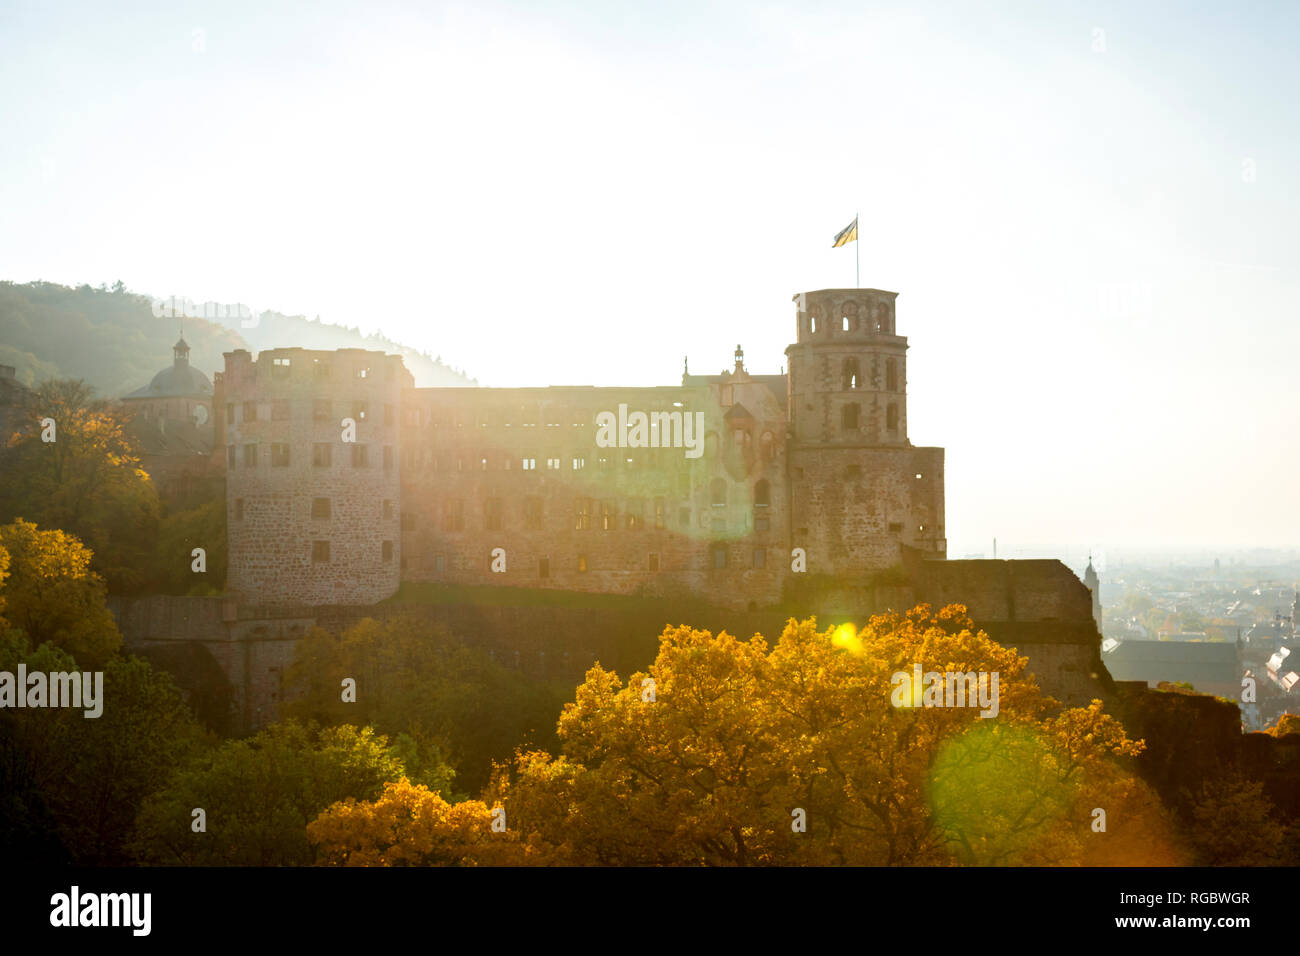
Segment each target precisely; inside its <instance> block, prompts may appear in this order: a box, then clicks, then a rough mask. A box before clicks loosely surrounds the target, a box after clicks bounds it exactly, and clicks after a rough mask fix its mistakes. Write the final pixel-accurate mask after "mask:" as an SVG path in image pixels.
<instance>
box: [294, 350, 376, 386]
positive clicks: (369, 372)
mask: <svg viewBox="0 0 1300 956" xmlns="http://www.w3.org/2000/svg"><path fill="white" fill-rule="evenodd" d="M307 367H308V368H310V369H311V372H312V375H313V376H314V377H315V378H316V379H317V380H319V381H323V382H328V381H331V380H333V378H334V372H335V366H334V364H333V363H332V362H330V361H328V360H322V359H319V358H314V359H312V360H311V362H310V364H309V365H308V366H307ZM294 368H295V366H294V364H293V358H292V356H281V357H280V358H276V359H272V360H271V377H272V378H288V377H289V376H290V375H291V374H292V373H293V369H294ZM340 372H341V373H350V374H351V377H352V378H355V379H361V380H363V381H365V380H369V379H372V378H383V377H386V376H387V374H388V367H387V366H385V365H380V366H379V367H378V368H376V367H374V366H371V365H353V366H350V367H348V368H346V369H340Z"/></svg>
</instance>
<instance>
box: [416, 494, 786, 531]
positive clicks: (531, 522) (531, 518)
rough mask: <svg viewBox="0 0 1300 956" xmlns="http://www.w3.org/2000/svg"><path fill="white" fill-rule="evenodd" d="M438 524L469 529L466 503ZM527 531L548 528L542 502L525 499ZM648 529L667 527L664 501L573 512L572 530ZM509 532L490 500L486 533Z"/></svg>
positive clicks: (761, 516) (759, 515) (453, 505)
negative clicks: (506, 530)
mask: <svg viewBox="0 0 1300 956" xmlns="http://www.w3.org/2000/svg"><path fill="white" fill-rule="evenodd" d="M765 508H766V505H757V506H756V510H755V512H754V530H755V531H767V530H769V529H770V528H771V518H770V517H769V516H768V514H767V513H766V511H765V510H761V509H765ZM438 517H439V524H440V527H441V529H442V530H443V531H446V532H457V531H464V530H465V528H466V519H465V502H464V501H462V500H461V499H459V498H448V499H446V500H445V501H443V502H442V506H441V508H440V509H439V516H438ZM521 518H522V522H523V528H524V530H525V531H542V530H544V529H545V527H546V521H545V513H544V509H543V503H542V499H541V498H526V499H524V502H523V507H522V510H521ZM702 519H703V520H702V524H703V525H705V526H707V527H709V528H710V529H711V530H713V531H726V530H727V521H726V519H725V518H724V517H722V516H720V515H703V516H702ZM690 524H691V509H690V508H689V507H679V508H678V509H677V526H678V527H681V528H688V527H690ZM414 526H415V519H414V517H413V516H411V515H409V514H408V515H403V516H402V527H403V529H404V530H409V529H411V528H413V527H414ZM646 527H651V528H655V529H656V530H659V529H663V528H666V527H668V508H667V506H666V504H665V502H664V499H663V498H656V499H654V502H653V509H648V508H647V501H646V500H645V499H643V498H629V499H627V500H626V501H625V502H624V506H623V508H621V509H620V508H618V506H617V503H616V502H614V501H598V500H596V499H594V498H578V499H576V501H575V503H574V508H573V530H574V531H590V530H592V529H593V528H594V529H598V530H601V531H616V530H618V529H620V528H621V529H622V530H624V531H641V530H643V529H645V528H646ZM505 528H506V518H505V505H504V502H503V501H502V499H500V498H488V499H486V500H485V501H484V502H483V530H485V531H503V530H505Z"/></svg>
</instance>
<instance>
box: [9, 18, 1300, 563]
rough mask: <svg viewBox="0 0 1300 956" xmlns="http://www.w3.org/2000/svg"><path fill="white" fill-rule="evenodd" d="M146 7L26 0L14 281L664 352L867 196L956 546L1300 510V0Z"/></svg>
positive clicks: (733, 320) (487, 375) (775, 327)
mask: <svg viewBox="0 0 1300 956" xmlns="http://www.w3.org/2000/svg"><path fill="white" fill-rule="evenodd" d="M156 6H157V9H151V8H148V7H145V6H141V5H135V4H113V5H101V4H85V5H72V4H67V5H50V4H13V3H7V2H2V0H0V278H8V279H13V280H16V281H30V280H32V279H46V280H51V281H56V282H63V283H67V284H78V283H81V282H90V283H92V284H98V283H99V282H102V281H107V282H112V281H113V280H115V279H118V278H120V279H122V280H123V281H125V282H126V284H127V286H128V287H129V288H131V289H132V290H134V291H139V292H144V293H148V294H152V295H172V294H174V295H183V296H188V297H190V298H192V299H195V300H198V301H203V300H205V299H212V300H216V301H221V302H247V303H252V304H254V305H257V306H259V307H261V308H274V309H278V310H280V311H284V312H290V313H305V314H308V315H316V314H319V315H320V316H321V317H322V319H324V320H326V321H335V322H339V323H342V324H346V325H359V326H361V327H362V328H363V329H366V330H374V329H380V330H382V331H383V332H384V333H386V334H388V335H389V336H392V337H394V338H396V339H399V340H401V341H403V342H405V343H407V344H410V345H412V346H415V347H417V348H421V349H425V350H428V351H430V352H432V353H434V354H439V355H441V356H442V357H443V358H444V359H445V360H446V361H448V362H449V363H450V364H453V365H456V366H459V367H462V368H464V369H466V370H467V371H468V372H469V373H470V374H471V375H473V376H475V377H477V378H478V380H479V381H480V382H481V383H482V384H484V385H500V386H506V385H545V384H596V385H618V384H636V385H646V384H671V383H673V382H675V381H677V380H678V377H679V376H680V373H681V367H682V357H683V355H689V356H690V359H691V367H692V370H693V371H696V372H716V371H719V370H721V369H722V368H724V367H728V366H729V364H730V358H731V351H732V349H733V348H734V347H735V345H736V343H737V342H740V343H742V344H743V345H744V347H745V353H746V359H747V364H748V366H749V368H750V370H751V371H755V372H776V371H778V370H779V369H780V368H781V367H782V365H783V364H784V361H785V356H784V354H783V352H784V349H785V346H786V345H787V344H788V343H789V342H790V341H791V340H792V339H793V334H794V313H793V308H794V306H793V304H792V303H791V301H790V299H791V296H792V295H793V294H794V293H796V292H799V291H801V290H810V289H820V288H827V287H838V286H852V285H853V283H854V272H853V270H854V262H853V259H854V248H853V246H852V245H850V246H847V247H844V248H841V249H834V250H832V249H831V248H830V243H831V237H832V236H833V235H834V234H835V233H836V232H837V231H839V230H840V229H841V228H843V227H844V226H845V225H847V224H848V222H849V221H850V220H851V219H852V218H853V215H854V213H855V211H859V210H860V211H861V214H862V228H861V236H862V240H861V249H860V252H861V256H862V285H863V286H868V287H875V288H883V289H889V290H894V291H897V292H899V293H900V296H899V300H898V327H899V331H900V332H901V333H902V334H904V335H907V336H909V337H910V343H911V352H910V353H909V393H910V407H909V428H910V437H911V439H912V441H913V442H914V443H916V444H918V445H942V446H944V447H946V448H947V528H948V537H949V554H950V555H951V556H953V557H961V556H962V555H963V554H965V553H967V552H973V551H988V550H989V542H990V539H991V538H992V537H993V536H994V535H996V536H997V537H998V538H999V545H1000V547H999V550H1000V551H1001V552H1002V553H1004V554H1006V555H1007V556H1011V555H1013V554H1015V553H1016V552H1017V551H1021V550H1033V549H1035V548H1040V547H1045V548H1052V549H1057V550H1060V551H1062V552H1064V551H1065V550H1066V549H1072V553H1078V552H1082V551H1083V550H1086V549H1087V548H1088V547H1096V548H1102V549H1105V548H1110V549H1120V548H1123V547H1124V546H1137V545H1145V546H1159V547H1171V548H1172V547H1181V546H1193V545H1204V546H1210V547H1218V546H1224V547H1228V546H1239V547H1246V546H1253V545H1263V546H1294V545H1297V544H1300V507H1298V506H1297V504H1298V502H1297V497H1298V496H1297V484H1298V483H1300V481H1298V479H1300V443H1298V442H1297V435H1300V421H1298V420H1297V418H1298V416H1297V414H1296V411H1297V405H1298V403H1297V382H1298V380H1300V330H1298V329H1297V323H1296V321H1295V320H1296V314H1297V305H1296V303H1297V301H1300V297H1298V295H1297V293H1298V292H1300V289H1298V288H1297V286H1298V283H1297V268H1296V264H1297V252H1298V251H1300V230H1298V229H1297V222H1298V221H1300V217H1298V216H1297V211H1298V210H1297V205H1300V155H1298V154H1297V150H1298V148H1300V142H1298V137H1297V130H1298V126H1300V109H1297V108H1296V105H1295V98H1296V96H1297V92H1298V91H1300V66H1297V61H1298V60H1300V57H1297V56H1296V55H1295V50H1296V48H1297V45H1298V44H1297V41H1300V5H1296V4H1266V3H1252V4H1250V5H1249V12H1248V13H1246V12H1242V10H1241V9H1238V10H1236V11H1234V10H1232V9H1231V8H1232V7H1233V6H1235V5H1230V4H1224V3H1216V4H1209V3H1205V4H1193V3H1177V4H1175V3H1169V4H1140V3H1133V2H1125V3H1051V4H1044V3H1038V2H1025V3H1017V4H1012V3H1005V4H979V5H978V6H979V7H980V9H975V7H976V6H977V5H976V4H969V3H951V4H938V3H931V4H924V3H898V4H890V3H879V4H873V3H854V4H818V3H811V2H806V0H800V2H798V3H790V4H763V3H721V4H708V3H702V2H698V0H692V2H685V3H676V2H667V3H666V2H658V0H656V2H653V3H652V2H642V3H638V4H626V3H624V4H620V3H613V2H601V3H596V2H587V3H577V2H572V3H520V4H503V3H494V2H474V3H466V4H421V5H418V6H417V5H414V4H409V5H408V4H400V5H399V4H385V3H375V2H368V3H364V4H356V5H340V4H330V3H303V4H287V3H275V4H265V3H247V4H245V3H235V2H222V3H213V4H202V3H183V2H182V3H174V4H165V5H164V4H157V5H156ZM0 334H2V330H0ZM283 344H284V345H286V346H289V345H293V344H294V343H292V342H285V343H283ZM209 371H210V370H209Z"/></svg>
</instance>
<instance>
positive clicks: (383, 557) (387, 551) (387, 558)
mask: <svg viewBox="0 0 1300 956" xmlns="http://www.w3.org/2000/svg"><path fill="white" fill-rule="evenodd" d="M379 560H380V561H382V562H384V563H385V564H392V563H393V542H391V541H385V542H384V543H383V545H382V546H381V547H380V551H379Z"/></svg>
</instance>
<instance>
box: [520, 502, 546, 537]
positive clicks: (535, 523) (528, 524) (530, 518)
mask: <svg viewBox="0 0 1300 956" xmlns="http://www.w3.org/2000/svg"><path fill="white" fill-rule="evenodd" d="M524 528H526V529H527V530H529V531H541V530H542V499H541V498H526V499H525V500H524Z"/></svg>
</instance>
